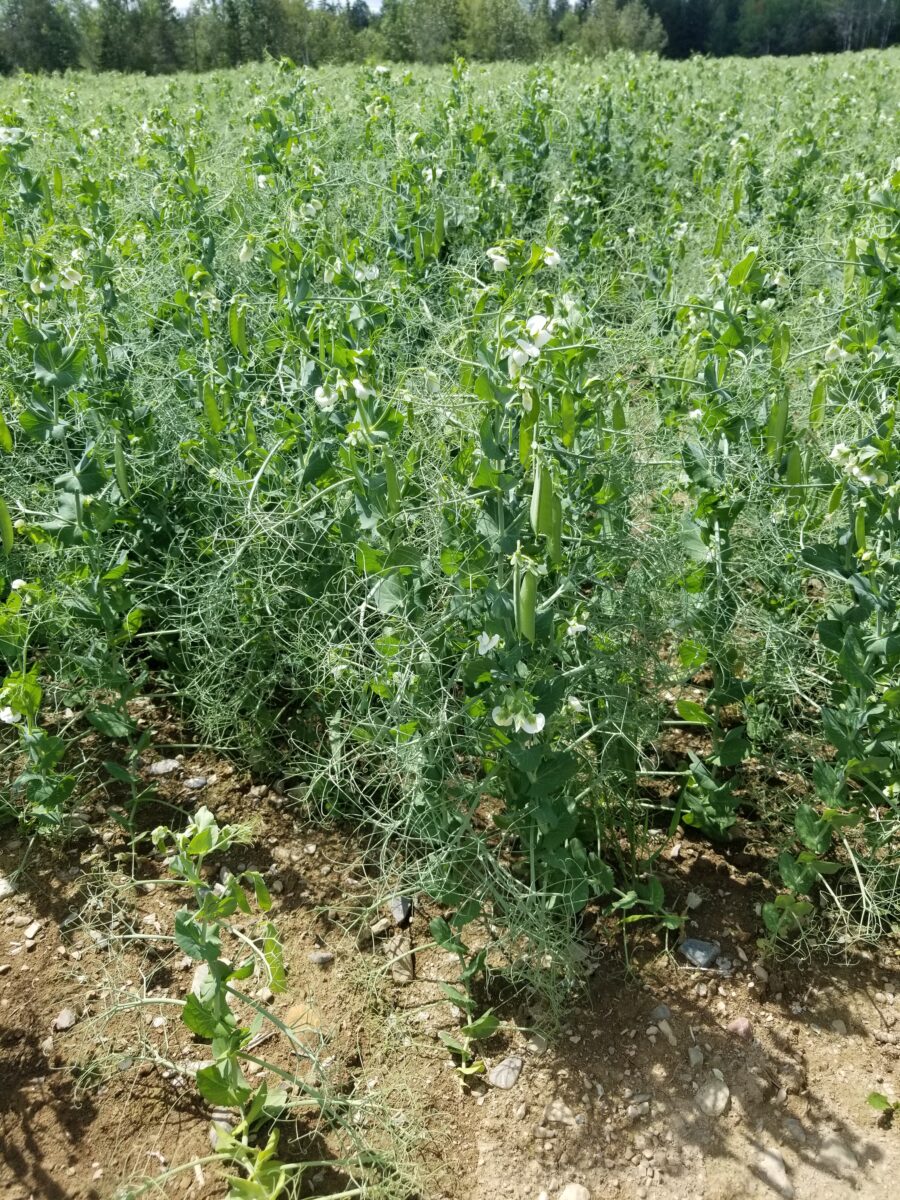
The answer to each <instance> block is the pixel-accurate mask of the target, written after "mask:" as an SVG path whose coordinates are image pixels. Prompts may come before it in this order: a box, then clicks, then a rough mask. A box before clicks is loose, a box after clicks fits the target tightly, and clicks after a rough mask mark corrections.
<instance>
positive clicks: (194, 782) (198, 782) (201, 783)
mask: <svg viewBox="0 0 900 1200" xmlns="http://www.w3.org/2000/svg"><path fill="white" fill-rule="evenodd" d="M207 783H209V780H208V779H207V778H206V776H205V775H192V776H191V778H190V779H186V780H185V781H184V786H185V787H186V788H190V790H191V791H192V792H199V791H200V789H201V788H205V787H206V785H207Z"/></svg>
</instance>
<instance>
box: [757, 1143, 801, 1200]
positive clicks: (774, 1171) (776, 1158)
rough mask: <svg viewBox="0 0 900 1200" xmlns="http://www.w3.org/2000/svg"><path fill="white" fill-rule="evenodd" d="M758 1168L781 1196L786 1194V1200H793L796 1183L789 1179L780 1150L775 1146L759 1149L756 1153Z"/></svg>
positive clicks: (765, 1179) (770, 1185)
mask: <svg viewBox="0 0 900 1200" xmlns="http://www.w3.org/2000/svg"><path fill="white" fill-rule="evenodd" d="M756 1169H757V1171H758V1172H759V1174H760V1176H761V1177H762V1178H763V1180H764V1181H765V1182H766V1183H767V1184H768V1185H769V1187H770V1188H772V1189H773V1190H774V1191H776V1192H777V1193H778V1195H779V1196H784V1200H792V1197H793V1195H794V1185H793V1184H792V1183H791V1181H790V1179H788V1173H787V1171H786V1170H785V1166H784V1159H783V1158H782V1157H781V1151H780V1150H776V1149H775V1148H774V1147H772V1148H766V1149H761V1150H759V1151H758V1152H757V1155H756Z"/></svg>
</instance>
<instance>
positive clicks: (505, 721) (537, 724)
mask: <svg viewBox="0 0 900 1200" xmlns="http://www.w3.org/2000/svg"><path fill="white" fill-rule="evenodd" d="M491 718H492V720H493V722H494V724H495V725H500V726H501V727H503V728H508V727H509V726H510V725H512V726H513V728H514V729H515V731H516V733H529V734H532V735H534V734H536V733H540V732H541V730H542V729H543V728H544V726H545V725H546V723H547V718H546V717H545V716H544V714H543V713H540V712H534V710H533V709H532V706H531V698H530V697H529V696H528V695H527V693H526V692H519V691H516V692H507V693H506V697H505V699H504V701H503V703H502V704H498V705H496V707H495V708H494V709H493V711H492V712H491Z"/></svg>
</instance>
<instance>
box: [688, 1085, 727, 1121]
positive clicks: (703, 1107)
mask: <svg viewBox="0 0 900 1200" xmlns="http://www.w3.org/2000/svg"><path fill="white" fill-rule="evenodd" d="M730 1100H731V1092H730V1091H729V1090H728V1084H727V1083H725V1082H724V1080H722V1079H716V1078H715V1076H713V1077H712V1078H711V1079H707V1081H706V1083H704V1084H703V1086H702V1087H701V1088H700V1090H699V1092H697V1095H696V1101H697V1107H698V1108H699V1109H700V1111H701V1112H702V1113H705V1114H706V1116H708V1117H721V1115H722V1113H723V1112H724V1111H725V1110H726V1108H727V1107H728V1104H729V1101H730Z"/></svg>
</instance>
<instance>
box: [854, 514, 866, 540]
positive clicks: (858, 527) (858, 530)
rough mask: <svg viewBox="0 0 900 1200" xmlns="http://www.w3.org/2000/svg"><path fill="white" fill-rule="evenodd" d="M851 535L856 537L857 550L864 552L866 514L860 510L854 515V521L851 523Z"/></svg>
mask: <svg viewBox="0 0 900 1200" xmlns="http://www.w3.org/2000/svg"><path fill="white" fill-rule="evenodd" d="M853 533H854V535H855V537H856V548H857V550H865V548H866V514H865V513H864V512H863V510H862V509H860V510H859V512H858V513H857V514H856V520H855V521H854V523H853Z"/></svg>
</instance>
